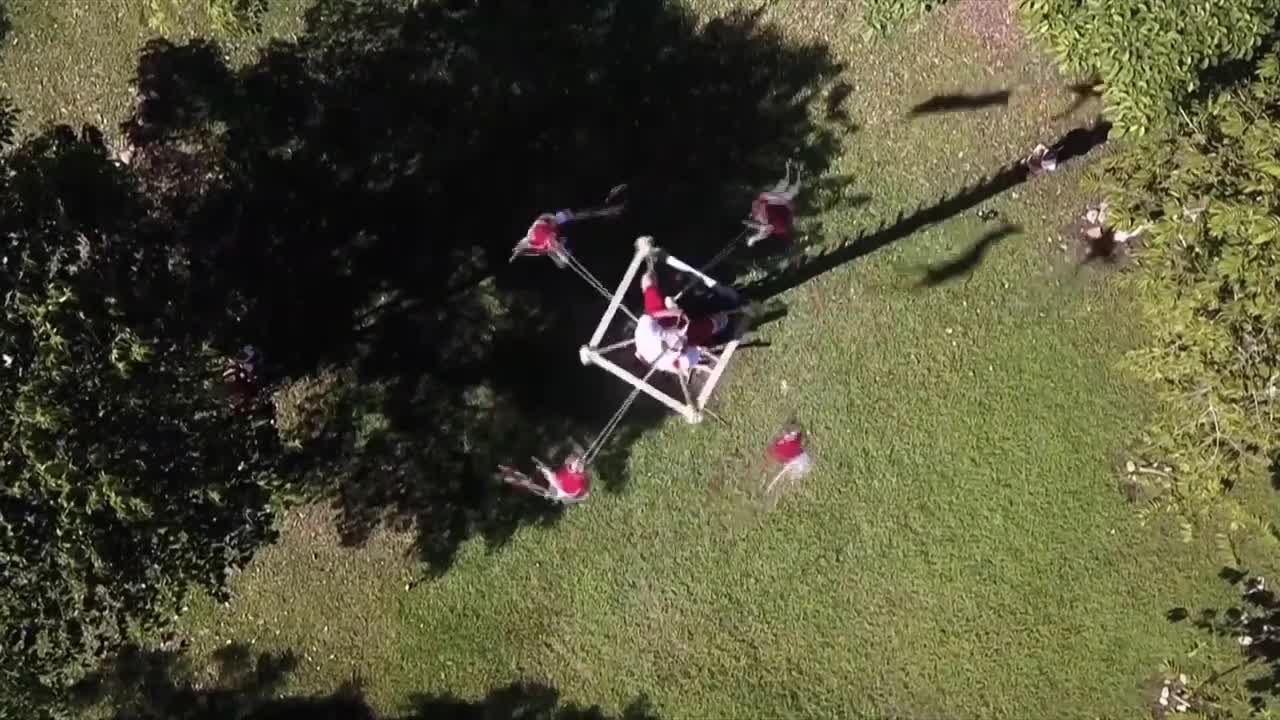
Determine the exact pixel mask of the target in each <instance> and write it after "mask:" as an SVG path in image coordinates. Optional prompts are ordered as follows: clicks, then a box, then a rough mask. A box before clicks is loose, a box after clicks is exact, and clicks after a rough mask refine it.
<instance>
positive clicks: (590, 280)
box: [560, 248, 640, 322]
mask: <svg viewBox="0 0 1280 720" xmlns="http://www.w3.org/2000/svg"><path fill="white" fill-rule="evenodd" d="M560 252H561V253H562V254H563V255H564V258H565V260H566V262H567V263H568V265H569V268H570V269H571V270H573V271H574V272H576V273H578V277H580V278H582V279H583V281H585V282H586V283H587V284H588V285H590V286H591V287H593V288H595V289H596V292H598V293H600V295H601V296H603V297H604V299H605V300H608V301H609V302H613V295H612V294H611V293H610V292H609V290H608V288H606V287H605V286H604V284H603V283H601V282H600V281H599V280H597V279H596V276H595V275H592V274H591V271H590V270H588V269H587V268H586V266H585V265H583V264H582V263H581V262H579V261H578V259H577V258H576V257H574V256H573V255H572V254H571V253H570V252H569V250H568V249H567V248H561V250H560ZM618 309H619V310H621V311H622V312H623V314H624V315H626V316H627V317H628V318H631V322H640V319H639V318H637V317H636V316H635V314H634V313H632V312H631V311H630V310H628V309H627V306H626V305H623V304H621V303H619V305H618Z"/></svg>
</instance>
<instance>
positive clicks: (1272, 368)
mask: <svg viewBox="0 0 1280 720" xmlns="http://www.w3.org/2000/svg"><path fill="white" fill-rule="evenodd" d="M1095 180H1096V181H1097V184H1098V187H1099V189H1100V190H1101V191H1102V192H1104V193H1105V194H1106V195H1107V197H1108V200H1109V203H1110V205H1111V208H1112V209H1111V211H1110V212H1111V217H1112V218H1114V221H1115V224H1116V226H1117V227H1132V226H1136V225H1140V224H1144V223H1151V228H1152V229H1151V232H1150V233H1149V234H1148V235H1147V236H1146V238H1145V239H1144V241H1143V243H1144V246H1143V247H1142V248H1141V249H1140V251H1139V252H1138V254H1137V258H1138V261H1139V264H1140V267H1139V272H1137V273H1135V274H1133V275H1131V277H1132V279H1133V282H1135V283H1136V287H1137V291H1138V293H1139V296H1140V300H1141V303H1142V307H1143V312H1144V318H1145V321H1146V324H1147V326H1148V327H1149V328H1150V331H1151V338H1152V339H1151V342H1150V344H1149V345H1148V346H1147V347H1145V348H1143V349H1141V350H1139V351H1137V352H1135V353H1134V354H1133V355H1132V356H1131V358H1130V360H1131V363H1132V366H1133V367H1134V368H1136V369H1137V370H1138V371H1139V372H1140V373H1141V374H1142V375H1143V376H1144V377H1145V378H1147V379H1149V380H1150V381H1151V382H1153V383H1154V384H1155V386H1156V388H1157V389H1158V391H1159V396H1160V399H1161V401H1162V402H1161V406H1160V410H1159V412H1158V414H1157V416H1156V418H1155V420H1154V422H1153V424H1152V425H1151V427H1150V430H1149V432H1148V433H1147V437H1146V438H1145V439H1144V442H1143V446H1142V447H1141V448H1140V449H1139V450H1140V455H1141V456H1142V457H1143V458H1144V459H1145V461H1146V464H1147V466H1148V472H1147V473H1146V475H1145V477H1148V478H1151V479H1153V480H1155V482H1150V483H1147V487H1148V488H1149V490H1150V491H1151V495H1152V497H1151V498H1150V499H1151V500H1152V503H1153V506H1154V507H1156V508H1161V507H1163V508H1170V509H1177V510H1179V511H1181V512H1183V514H1184V515H1185V516H1186V517H1187V518H1199V519H1202V520H1204V519H1213V520H1216V521H1218V522H1217V524H1216V527H1217V528H1218V530H1219V532H1220V536H1219V537H1220V540H1221V541H1222V542H1223V545H1224V549H1225V550H1228V551H1230V553H1231V554H1233V555H1238V552H1237V551H1238V549H1239V547H1240V545H1241V543H1242V542H1245V541H1246V536H1250V535H1252V536H1255V537H1257V536H1261V537H1267V538H1270V536H1271V533H1270V532H1265V531H1268V530H1269V529H1270V526H1269V523H1268V522H1267V518H1265V517H1257V516H1256V515H1255V513H1252V512H1246V509H1245V507H1244V506H1243V503H1241V502H1238V500H1239V499H1240V498H1242V497H1246V496H1248V494H1250V493H1252V492H1255V491H1256V488H1258V487H1260V486H1261V487H1265V486H1266V485H1267V484H1268V481H1269V480H1271V478H1272V476H1273V474H1274V473H1275V472H1276V468H1277V461H1278V459H1280V458H1277V451H1280V59H1278V58H1277V56H1275V55H1271V56H1268V57H1266V58H1265V59H1264V60H1263V61H1262V62H1261V64H1260V68H1259V71H1258V75H1257V79H1256V81H1255V82H1253V83H1252V84H1250V85H1248V86H1247V87H1243V88H1234V89H1231V90H1229V91H1226V92H1223V93H1222V94H1220V95H1219V96H1217V97H1215V98H1214V99H1212V100H1209V101H1206V102H1205V103H1203V104H1202V105H1200V106H1199V107H1197V108H1196V109H1195V110H1194V111H1193V112H1191V113H1188V114H1187V116H1186V121H1184V122H1183V123H1181V124H1179V125H1178V126H1177V127H1170V128H1169V129H1167V130H1164V131H1160V132H1157V133H1153V134H1152V135H1151V136H1150V137H1149V138H1147V139H1146V140H1144V141H1143V142H1139V143H1134V144H1131V145H1129V146H1127V147H1124V148H1122V149H1121V151H1120V152H1117V153H1115V154H1113V155H1111V156H1110V157H1109V158H1108V159H1107V160H1106V161H1104V163H1103V164H1102V165H1101V167H1100V168H1099V169H1098V170H1097V173H1096V175H1095ZM1134 469H1136V471H1137V472H1138V474H1142V470H1143V469H1142V468H1134ZM1188 522H1189V521H1188ZM1260 531H1262V532H1260ZM1229 559H1230V558H1228V560H1229ZM1232 564H1235V563H1234V562H1233V563H1232Z"/></svg>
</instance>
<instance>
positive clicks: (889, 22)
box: [863, 0, 947, 35]
mask: <svg viewBox="0 0 1280 720" xmlns="http://www.w3.org/2000/svg"><path fill="white" fill-rule="evenodd" d="M946 1H947V0H867V2H866V3H865V5H864V9H863V19H864V20H865V21H866V23H867V25H868V26H869V27H870V28H871V31H872V32H873V33H875V34H878V35H888V34H890V33H891V32H893V31H894V30H895V29H896V28H898V27H900V26H902V25H903V24H904V23H906V22H907V21H908V20H911V19H912V18H915V17H917V16H920V15H923V14H925V13H927V12H929V11H931V10H935V9H937V8H939V7H941V6H942V5H943V4H944V3H946Z"/></svg>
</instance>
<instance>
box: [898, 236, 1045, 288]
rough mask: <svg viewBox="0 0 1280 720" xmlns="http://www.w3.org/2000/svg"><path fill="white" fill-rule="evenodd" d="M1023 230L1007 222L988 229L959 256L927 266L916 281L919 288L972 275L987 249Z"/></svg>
mask: <svg viewBox="0 0 1280 720" xmlns="http://www.w3.org/2000/svg"><path fill="white" fill-rule="evenodd" d="M1020 232H1022V228H1021V227H1020V226H1018V225H1010V224H1007V223H1006V224H1005V225H1003V226H1001V227H998V228H996V229H995V230H989V231H987V232H986V233H985V234H984V235H983V236H982V237H980V238H978V241H977V242H976V243H974V244H973V245H971V246H970V247H969V249H968V250H965V251H964V252H963V253H961V254H960V255H959V256H957V257H954V258H952V259H950V260H947V261H946V262H942V263H937V264H935V265H930V266H929V267H927V268H925V270H924V273H923V275H922V276H921V278H920V280H919V281H918V282H917V283H916V287H918V288H932V287H938V286H939V285H945V284H946V283H949V282H951V281H953V280H957V279H959V278H962V277H966V276H968V275H970V274H971V273H972V272H973V271H974V270H976V269H977V267H978V266H979V265H981V264H982V261H983V260H984V259H985V258H986V256H987V251H988V250H990V249H991V246H993V245H995V244H996V243H998V242H1000V241H1001V240H1003V239H1005V238H1007V237H1009V236H1010V235H1017V234H1018V233H1020Z"/></svg>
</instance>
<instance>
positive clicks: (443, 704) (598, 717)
mask: <svg viewBox="0 0 1280 720" xmlns="http://www.w3.org/2000/svg"><path fill="white" fill-rule="evenodd" d="M411 705H412V707H413V712H412V713H411V714H410V715H408V716H407V717H405V718H403V720H491V719H498V718H502V719H506V718H511V719H512V720H514V719H515V718H531V719H534V720H659V716H658V715H657V713H655V712H654V710H653V706H652V704H651V703H650V702H649V700H648V699H647V698H646V697H645V696H643V695H642V696H640V697H638V698H636V699H635V700H633V701H632V702H631V703H630V704H629V705H627V706H626V707H625V708H623V710H622V713H621V714H620V715H610V714H607V713H605V712H604V711H603V710H601V709H600V707H599V706H595V705H592V706H582V705H576V704H573V703H569V704H561V702H560V692H559V691H558V690H556V689H555V688H552V687H550V686H547V685H543V684H541V683H535V682H514V683H512V684H510V685H508V686H506V687H502V688H497V689H495V690H492V691H490V692H489V694H488V695H486V696H485V697H484V698H483V699H481V700H476V701H471V700H460V699H458V698H456V697H454V696H452V695H448V694H444V695H420V696H418V697H416V698H414V700H413V701H412V702H411Z"/></svg>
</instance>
